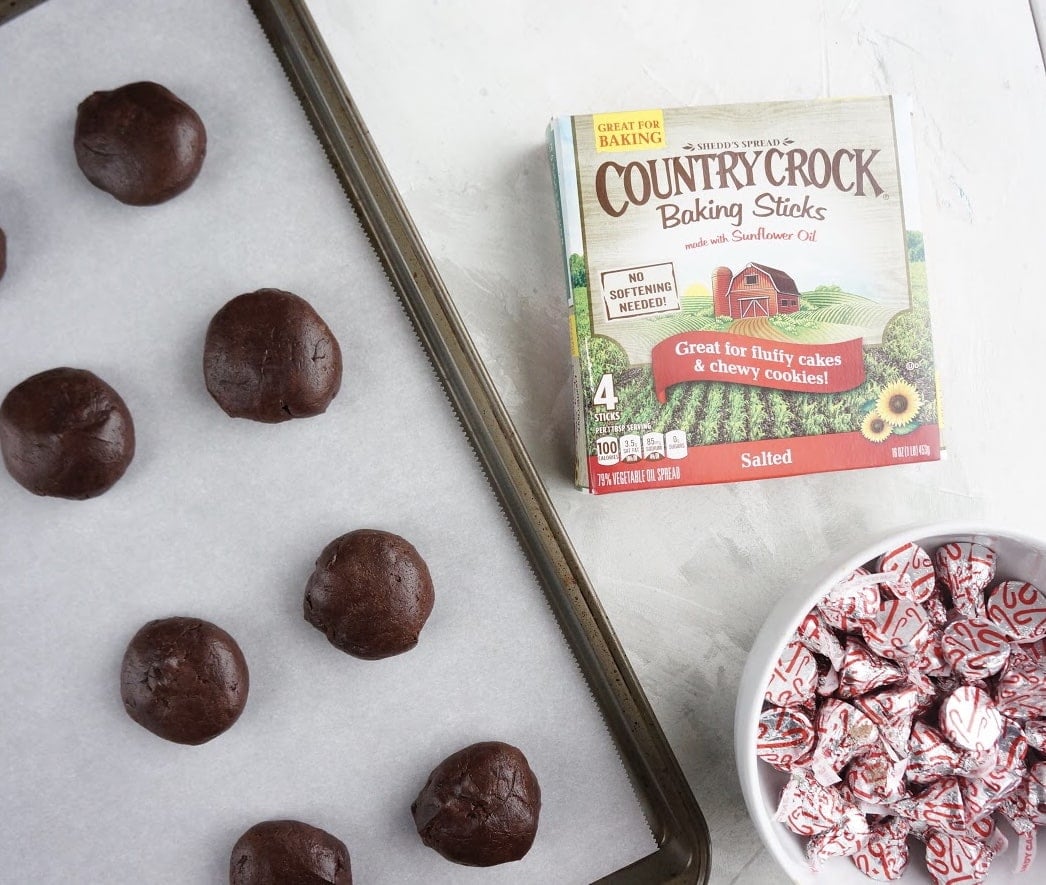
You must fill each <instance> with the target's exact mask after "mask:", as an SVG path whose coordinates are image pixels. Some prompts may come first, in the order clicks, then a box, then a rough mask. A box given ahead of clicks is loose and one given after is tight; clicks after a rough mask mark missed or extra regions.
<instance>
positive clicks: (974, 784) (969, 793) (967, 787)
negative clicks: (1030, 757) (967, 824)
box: [962, 720, 1028, 821]
mask: <svg viewBox="0 0 1046 885" xmlns="http://www.w3.org/2000/svg"><path fill="white" fill-rule="evenodd" d="M995 749H996V752H995V761H994V763H993V764H991V765H986V766H984V768H985V770H983V771H980V772H978V773H977V774H976V775H972V776H969V777H967V778H965V779H964V780H963V782H962V795H963V800H964V801H965V803H966V813H967V814H968V815H969V817H970V820H971V821H977V820H981V819H982V818H984V817H985V816H986V815H989V814H991V813H992V812H993V811H995V809H996V808H998V807H999V806H1000V805H1001V804H1002V803H1003V801H1004V800H1005V799H1007V798H1008V797H1009V796H1010V795H1011V794H1012V793H1013V792H1014V791H1015V790H1017V789H1019V788H1020V786H1021V783H1022V781H1023V779H1024V775H1025V774H1026V773H1027V768H1026V767H1025V764H1024V760H1025V758H1026V756H1027V754H1028V741H1027V739H1026V738H1025V737H1024V733H1023V731H1022V730H1021V728H1020V726H1019V725H1017V723H1015V722H1010V721H1009V720H1004V725H1003V732H1002V737H1001V738H1000V739H999V743H998V744H997V745H996V748H995Z"/></svg>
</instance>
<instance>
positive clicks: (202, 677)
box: [120, 618, 250, 744]
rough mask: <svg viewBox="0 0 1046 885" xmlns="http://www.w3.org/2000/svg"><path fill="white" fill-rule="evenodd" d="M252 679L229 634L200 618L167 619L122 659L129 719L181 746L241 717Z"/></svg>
mask: <svg viewBox="0 0 1046 885" xmlns="http://www.w3.org/2000/svg"><path fill="white" fill-rule="evenodd" d="M249 683H250V679H249V676H248V673H247V662H246V661H245V660H244V657H243V652H242V651H240V647H239V646H238V645H237V644H236V640H235V639H233V638H232V637H231V636H230V635H229V634H228V633H226V632H225V631H224V630H223V629H222V628H221V627H217V626H215V625H214V624H211V623H210V622H208V621H202V620H200V619H199V618H163V619H161V620H158V621H150V622H149V623H148V624H146V625H145V626H144V627H142V629H141V630H139V631H138V632H137V633H136V634H135V635H134V638H133V639H132V640H131V643H130V645H128V646H127V651H126V652H124V656H123V667H122V668H121V672H120V695H121V697H122V698H123V705H124V709H125V710H126V711H127V715H128V716H130V717H131V718H132V719H133V720H134V721H135V722H137V723H138V724H139V725H141V726H142V727H143V728H147V729H148V730H149V731H151V732H152V733H153V734H156V735H159V736H160V737H162V738H166V739H167V740H169V741H174V742H175V743H178V744H203V743H206V742H207V741H209V740H211V738H215V737H217V736H218V735H220V734H221V733H222V732H223V731H226V730H227V729H228V728H229V727H230V726H231V725H232V724H233V723H234V722H235V721H236V720H237V719H239V718H240V713H242V712H243V707H244V705H245V704H246V703H247V690H248V688H249Z"/></svg>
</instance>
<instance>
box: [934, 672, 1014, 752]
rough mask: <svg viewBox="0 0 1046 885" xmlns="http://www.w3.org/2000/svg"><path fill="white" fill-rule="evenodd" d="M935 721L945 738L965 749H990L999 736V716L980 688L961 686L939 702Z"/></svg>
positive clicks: (1000, 730) (992, 703)
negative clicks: (939, 705)
mask: <svg viewBox="0 0 1046 885" xmlns="http://www.w3.org/2000/svg"><path fill="white" fill-rule="evenodd" d="M938 724H939V725H940V727H941V731H942V732H943V733H944V735H945V737H947V738H948V740H950V741H951V742H952V743H953V744H955V746H957V747H962V748H963V749H966V750H976V751H981V750H990V749H992V748H993V747H994V746H995V745H996V744H997V743H998V741H999V738H1000V737H1002V716H1001V715H1000V714H999V710H998V708H997V707H996V706H995V702H994V701H993V700H992V699H991V695H989V694H988V692H986V691H985V690H984V689H983V688H978V687H977V686H975V685H964V686H962V687H960V688H957V689H955V691H953V692H952V693H951V694H950V695H948V697H947V698H945V700H944V703H943V704H941V711H940V716H939V719H938Z"/></svg>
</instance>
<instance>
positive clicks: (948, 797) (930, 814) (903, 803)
mask: <svg viewBox="0 0 1046 885" xmlns="http://www.w3.org/2000/svg"><path fill="white" fill-rule="evenodd" d="M893 810H894V811H895V812H896V813H897V814H900V815H903V816H904V817H905V818H906V819H907V820H909V821H912V822H919V823H924V824H926V825H927V826H928V827H930V828H931V829H937V830H945V831H947V832H949V833H955V834H956V835H962V834H963V833H965V832H966V830H967V827H968V825H969V823H970V820H969V817H968V815H967V814H966V805H965V804H964V803H963V799H962V790H960V788H959V778H957V777H945V778H941V779H940V780H939V781H937V782H935V783H932V784H930V785H929V786H928V787H927V788H926V789H925V790H923V791H922V792H921V793H919V794H918V795H916V796H913V797H912V798H910V799H901V800H900V801H898V802H896V803H894V805H893Z"/></svg>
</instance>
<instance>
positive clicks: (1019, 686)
mask: <svg viewBox="0 0 1046 885" xmlns="http://www.w3.org/2000/svg"><path fill="white" fill-rule="evenodd" d="M1028 649H1029V646H1022V645H1014V646H1010V659H1009V661H1007V663H1006V666H1005V667H1003V670H1002V675H1000V676H999V680H998V682H997V683H996V684H995V700H996V702H997V704H998V707H999V712H1001V713H1002V715H1003V716H1007V717H1009V718H1010V719H1039V718H1043V717H1046V661H1044V660H1040V659H1036V658H1035V657H1034V656H1033V655H1032V654H1031V653H1030V652H1029V651H1028Z"/></svg>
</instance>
